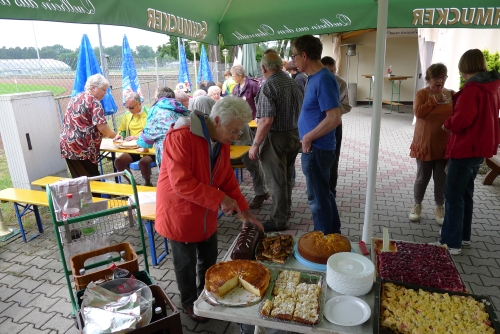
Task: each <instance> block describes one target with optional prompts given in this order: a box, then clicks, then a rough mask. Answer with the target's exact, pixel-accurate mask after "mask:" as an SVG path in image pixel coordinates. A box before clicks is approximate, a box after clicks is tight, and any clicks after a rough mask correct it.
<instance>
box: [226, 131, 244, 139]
mask: <svg viewBox="0 0 500 334" xmlns="http://www.w3.org/2000/svg"><path fill="white" fill-rule="evenodd" d="M229 132H231V134H232V135H235V136H238V138H241V136H243V131H238V130H231V129H229Z"/></svg>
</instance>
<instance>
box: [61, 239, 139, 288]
mask: <svg viewBox="0 0 500 334" xmlns="http://www.w3.org/2000/svg"><path fill="white" fill-rule="evenodd" d="M121 251H125V259H126V261H125V262H115V264H116V266H117V267H120V268H123V269H126V270H128V271H129V272H131V273H132V274H133V273H135V272H138V271H139V264H138V262H137V254H136V253H135V251H134V249H133V248H132V245H131V244H130V243H128V242H122V243H119V244H116V245H113V246H108V247H104V248H99V249H96V250H93V251H90V252H86V253H81V254H78V255H75V256H73V257H71V259H70V264H71V271H72V273H73V278H74V280H75V288H76V290H83V289H85V288H86V287H87V284H89V283H90V282H92V281H94V282H95V281H98V280H100V279H106V278H107V277H109V276H111V275H112V273H113V272H112V271H111V269H108V268H106V269H102V270H97V271H93V272H90V273H85V275H80V269H82V268H84V264H85V261H87V260H88V259H91V258H93V257H97V256H100V255H104V254H107V253H114V252H116V253H118V254H120V252H121Z"/></svg>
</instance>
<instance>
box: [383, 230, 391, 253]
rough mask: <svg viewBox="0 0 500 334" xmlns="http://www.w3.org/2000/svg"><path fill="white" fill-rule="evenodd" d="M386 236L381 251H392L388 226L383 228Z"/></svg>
mask: <svg viewBox="0 0 500 334" xmlns="http://www.w3.org/2000/svg"><path fill="white" fill-rule="evenodd" d="M383 233H384V236H383V242H384V244H383V246H382V250H381V252H390V251H391V250H390V249H389V229H388V228H387V227H384V230H383Z"/></svg>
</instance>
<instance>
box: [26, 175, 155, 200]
mask: <svg viewBox="0 0 500 334" xmlns="http://www.w3.org/2000/svg"><path fill="white" fill-rule="evenodd" d="M60 180H69V178H62V177H59V176H46V177H42V178H41V179H38V180H35V181H33V182H31V184H32V185H34V186H38V187H42V188H45V186H46V185H47V184H52V183H56V182H57V181H60ZM90 190H91V191H92V192H93V193H96V194H104V195H110V196H131V195H133V194H134V191H133V190H132V186H131V185H130V184H124V183H111V182H100V181H90ZM137 191H138V192H155V191H156V187H146V186H137Z"/></svg>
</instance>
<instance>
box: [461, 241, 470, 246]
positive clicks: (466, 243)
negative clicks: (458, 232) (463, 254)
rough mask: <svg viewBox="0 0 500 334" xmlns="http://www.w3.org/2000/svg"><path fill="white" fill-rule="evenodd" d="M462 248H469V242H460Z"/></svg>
mask: <svg viewBox="0 0 500 334" xmlns="http://www.w3.org/2000/svg"><path fill="white" fill-rule="evenodd" d="M462 247H470V240H462Z"/></svg>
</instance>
